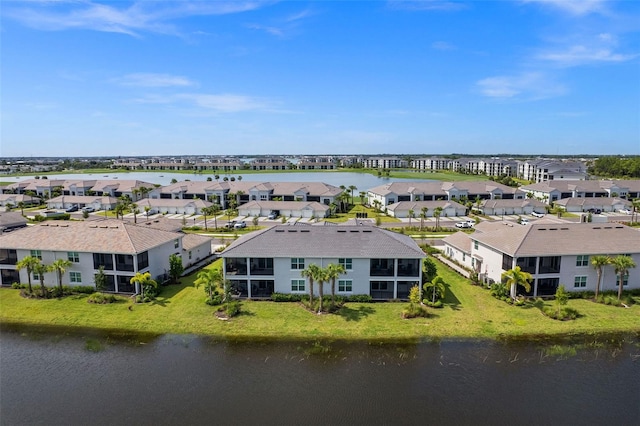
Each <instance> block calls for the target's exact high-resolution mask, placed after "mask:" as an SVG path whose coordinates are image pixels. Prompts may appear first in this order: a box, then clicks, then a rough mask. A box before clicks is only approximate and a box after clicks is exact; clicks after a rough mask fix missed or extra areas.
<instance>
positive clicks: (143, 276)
mask: <svg viewBox="0 0 640 426" xmlns="http://www.w3.org/2000/svg"><path fill="white" fill-rule="evenodd" d="M129 282H130V283H131V284H138V286H139V287H140V296H142V301H143V302H144V291H145V290H149V289H150V288H158V283H157V282H156V280H154V279H152V278H151V274H150V273H149V272H144V273H140V272H138V273H136V275H135V276H134V277H132V278H131V279H130V280H129Z"/></svg>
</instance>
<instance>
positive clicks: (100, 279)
mask: <svg viewBox="0 0 640 426" xmlns="http://www.w3.org/2000/svg"><path fill="white" fill-rule="evenodd" d="M93 282H94V283H95V285H96V290H98V291H100V292H104V291H105V290H106V289H107V276H106V275H105V273H104V266H103V265H100V267H99V268H98V272H97V273H96V274H94V275H93Z"/></svg>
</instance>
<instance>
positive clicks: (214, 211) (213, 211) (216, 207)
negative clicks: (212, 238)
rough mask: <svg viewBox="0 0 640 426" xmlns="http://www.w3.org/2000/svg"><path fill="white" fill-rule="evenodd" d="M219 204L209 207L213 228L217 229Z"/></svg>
mask: <svg viewBox="0 0 640 426" xmlns="http://www.w3.org/2000/svg"><path fill="white" fill-rule="evenodd" d="M220 209H221V207H220V204H214V205H212V206H211V214H212V215H213V224H214V225H213V226H214V227H215V228H216V229H218V213H220Z"/></svg>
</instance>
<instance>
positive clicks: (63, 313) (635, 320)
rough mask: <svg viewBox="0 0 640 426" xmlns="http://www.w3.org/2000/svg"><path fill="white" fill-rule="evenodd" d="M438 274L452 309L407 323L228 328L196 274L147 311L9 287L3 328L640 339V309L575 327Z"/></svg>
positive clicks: (256, 323) (258, 305)
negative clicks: (33, 295)
mask: <svg viewBox="0 0 640 426" xmlns="http://www.w3.org/2000/svg"><path fill="white" fill-rule="evenodd" d="M215 266H217V265H215ZM438 271H439V273H440V275H441V276H443V278H444V279H445V281H446V282H447V290H448V292H447V297H446V299H445V303H444V308H442V309H430V312H431V316H430V317H429V318H420V319H411V320H405V319H402V318H401V311H402V309H403V308H404V307H405V306H406V303H372V304H367V303H349V304H347V305H345V307H343V308H342V310H341V311H340V312H339V314H334V315H320V316H318V315H315V314H312V313H310V312H308V311H306V310H305V309H303V308H302V307H301V305H299V304H297V303H275V302H259V301H244V302H243V307H242V309H243V312H242V314H241V315H240V316H238V317H236V318H233V319H232V320H230V321H220V320H218V319H216V318H215V316H214V315H213V312H214V308H212V307H210V306H208V305H206V304H205V303H204V299H205V294H204V290H203V289H202V288H200V289H196V288H194V287H193V281H194V279H195V275H191V276H188V277H185V278H183V279H182V282H181V284H180V285H175V286H168V287H166V288H165V289H164V290H163V292H162V294H161V296H160V297H159V298H158V299H157V300H156V301H155V302H153V303H149V304H144V305H142V304H137V305H131V304H130V303H129V302H124V303H118V304H112V305H93V304H89V303H87V296H85V295H78V296H73V297H67V298H64V299H51V300H31V299H24V298H22V297H21V296H20V292H19V291H18V290H13V289H7V288H3V289H0V324H2V325H3V326H5V327H9V326H12V325H16V324H24V325H31V326H36V327H37V326H41V327H68V328H78V329H86V328H92V329H96V330H105V331H112V330H119V331H120V332H123V333H141V334H145V333H146V334H165V333H172V334H174V333H175V334H195V335H205V336H213V337H220V338H230V339H265V338H266V339H269V338H271V339H282V340H297V339H305V340H310V339H311V340H313V339H345V340H378V339H380V340H412V339H432V338H436V339H437V338H489V339H496V338H526V337H535V338H540V337H554V336H564V335H577V334H586V335H590V334H600V333H602V334H605V333H620V332H622V333H626V332H634V333H639V332H640V306H639V305H634V306H632V307H631V308H629V309H624V308H615V307H611V306H605V305H600V304H596V303H593V302H590V301H587V300H570V301H569V305H568V306H569V307H572V308H574V309H576V310H577V311H578V312H579V313H580V314H581V315H582V316H581V317H580V318H578V319H577V320H574V321H566V322H561V321H554V320H551V319H549V318H547V317H545V316H543V315H542V314H541V312H540V310H538V309H537V308H534V307H527V308H519V307H514V306H510V305H507V304H506V303H504V302H501V301H499V300H496V299H494V298H492V297H491V296H490V295H489V293H488V291H486V290H483V289H482V288H479V287H475V286H472V285H470V284H468V282H467V281H466V280H464V279H462V278H461V277H460V276H459V275H457V274H456V273H455V272H452V271H451V270H449V269H448V268H447V267H445V266H444V265H442V264H441V263H438ZM547 303H549V304H550V303H551V302H547Z"/></svg>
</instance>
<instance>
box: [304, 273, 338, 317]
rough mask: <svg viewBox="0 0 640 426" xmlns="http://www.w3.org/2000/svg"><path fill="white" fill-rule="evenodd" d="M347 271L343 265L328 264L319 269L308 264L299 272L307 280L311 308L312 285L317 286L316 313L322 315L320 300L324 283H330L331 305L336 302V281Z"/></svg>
mask: <svg viewBox="0 0 640 426" xmlns="http://www.w3.org/2000/svg"><path fill="white" fill-rule="evenodd" d="M346 272H347V271H346V269H345V267H344V266H343V265H340V264H337V263H330V264H328V265H327V266H326V267H324V268H323V267H321V266H318V265H316V264H315V263H312V264H310V265H309V266H307V267H306V268H305V269H303V270H302V271H301V272H300V275H302V277H304V278H307V279H308V280H309V305H310V306H311V307H313V295H314V291H313V285H314V283H317V284H318V300H319V304H318V313H319V314H320V313H322V298H323V296H324V283H327V282H330V283H331V303H334V304H335V302H336V279H338V277H340V275H342V274H345V273H346Z"/></svg>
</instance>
